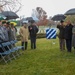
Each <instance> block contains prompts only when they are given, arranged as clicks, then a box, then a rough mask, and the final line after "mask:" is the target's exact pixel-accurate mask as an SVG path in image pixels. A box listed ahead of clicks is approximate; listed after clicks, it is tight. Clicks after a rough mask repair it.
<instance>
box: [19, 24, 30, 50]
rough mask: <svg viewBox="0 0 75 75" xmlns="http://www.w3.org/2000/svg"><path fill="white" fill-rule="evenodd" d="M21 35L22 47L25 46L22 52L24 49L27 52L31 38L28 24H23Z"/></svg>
mask: <svg viewBox="0 0 75 75" xmlns="http://www.w3.org/2000/svg"><path fill="white" fill-rule="evenodd" d="M19 33H20V35H21V45H22V46H24V47H23V48H22V50H24V49H25V50H26V49H27V45H28V36H29V31H28V26H27V23H23V26H22V27H21V28H20V31H19Z"/></svg>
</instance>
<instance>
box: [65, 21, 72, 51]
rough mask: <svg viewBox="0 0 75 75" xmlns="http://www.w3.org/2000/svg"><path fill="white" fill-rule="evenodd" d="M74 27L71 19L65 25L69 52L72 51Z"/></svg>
mask: <svg viewBox="0 0 75 75" xmlns="http://www.w3.org/2000/svg"><path fill="white" fill-rule="evenodd" d="M72 28H73V25H72V24H71V23H70V21H68V22H67V25H66V26H65V39H66V48H67V51H68V52H71V48H72Z"/></svg>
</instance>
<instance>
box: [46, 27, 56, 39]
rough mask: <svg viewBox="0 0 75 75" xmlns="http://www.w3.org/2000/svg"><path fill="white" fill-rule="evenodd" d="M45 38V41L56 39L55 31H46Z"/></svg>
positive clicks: (51, 29)
mask: <svg viewBox="0 0 75 75" xmlns="http://www.w3.org/2000/svg"><path fill="white" fill-rule="evenodd" d="M46 38H47V39H56V29H54V28H49V29H46Z"/></svg>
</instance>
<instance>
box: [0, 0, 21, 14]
mask: <svg viewBox="0 0 75 75" xmlns="http://www.w3.org/2000/svg"><path fill="white" fill-rule="evenodd" d="M21 7H22V4H21V2H20V0H0V12H2V11H6V10H10V11H13V12H15V13H17V12H18V11H19V10H20V9H21Z"/></svg>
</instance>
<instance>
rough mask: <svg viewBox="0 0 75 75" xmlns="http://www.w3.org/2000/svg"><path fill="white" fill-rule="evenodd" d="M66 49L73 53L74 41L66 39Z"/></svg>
mask: <svg viewBox="0 0 75 75" xmlns="http://www.w3.org/2000/svg"><path fill="white" fill-rule="evenodd" d="M66 48H67V51H68V52H71V48H72V39H66Z"/></svg>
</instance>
